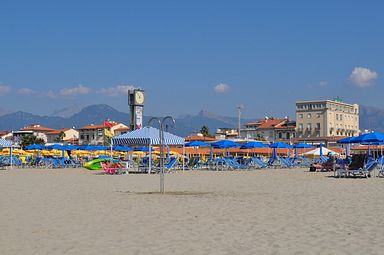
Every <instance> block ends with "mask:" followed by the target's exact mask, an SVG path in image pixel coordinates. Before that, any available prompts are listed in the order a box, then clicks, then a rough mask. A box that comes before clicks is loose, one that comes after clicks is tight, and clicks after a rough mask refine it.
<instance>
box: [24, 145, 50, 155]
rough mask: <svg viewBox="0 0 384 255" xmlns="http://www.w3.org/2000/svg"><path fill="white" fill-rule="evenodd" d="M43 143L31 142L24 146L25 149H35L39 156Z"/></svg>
mask: <svg viewBox="0 0 384 255" xmlns="http://www.w3.org/2000/svg"><path fill="white" fill-rule="evenodd" d="M44 147H45V146H44V145H41V144H32V145H29V146H27V147H25V148H24V149H25V150H37V156H38V157H40V150H42V149H44Z"/></svg>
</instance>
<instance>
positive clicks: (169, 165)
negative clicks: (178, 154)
mask: <svg viewBox="0 0 384 255" xmlns="http://www.w3.org/2000/svg"><path fill="white" fill-rule="evenodd" d="M176 165H177V159H176V158H171V159H170V160H169V162H168V163H166V164H164V169H165V170H166V171H167V172H169V171H171V169H172V168H174V167H175V166H176Z"/></svg>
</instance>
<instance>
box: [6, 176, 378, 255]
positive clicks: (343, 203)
mask: <svg viewBox="0 0 384 255" xmlns="http://www.w3.org/2000/svg"><path fill="white" fill-rule="evenodd" d="M329 176H332V173H310V172H307V169H289V170H262V171H260V170H256V171H248V172H208V171H205V172H204V171H203V172H198V171H194V172H184V173H183V172H177V173H171V174H167V175H166V177H165V178H166V179H165V189H166V191H167V192H168V194H166V195H159V194H157V193H151V192H157V191H158V186H159V176H158V175H150V176H148V175H139V174H136V175H134V174H130V175H120V176H109V175H103V174H101V173H100V172H99V173H98V172H94V171H88V170H85V169H61V170H47V169H39V170H38V169H12V170H2V171H0V192H1V196H0V205H1V211H0V250H1V254H3V255H5V254H382V253H383V251H384V242H382V240H383V237H384V220H383V219H382V217H381V215H382V212H383V211H384V203H383V201H384V179H383V178H381V179H379V178H370V179H335V178H331V177H329Z"/></svg>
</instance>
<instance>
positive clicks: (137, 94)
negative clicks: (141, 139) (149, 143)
mask: <svg viewBox="0 0 384 255" xmlns="http://www.w3.org/2000/svg"><path fill="white" fill-rule="evenodd" d="M144 102H145V97H144V90H141V89H134V90H129V91H128V104H129V109H130V114H131V123H130V128H131V131H132V130H135V129H139V128H142V127H143V112H144Z"/></svg>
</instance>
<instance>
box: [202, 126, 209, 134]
mask: <svg viewBox="0 0 384 255" xmlns="http://www.w3.org/2000/svg"><path fill="white" fill-rule="evenodd" d="M200 133H202V134H203V135H204V136H209V128H208V126H207V125H204V126H202V127H201V129H200Z"/></svg>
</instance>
